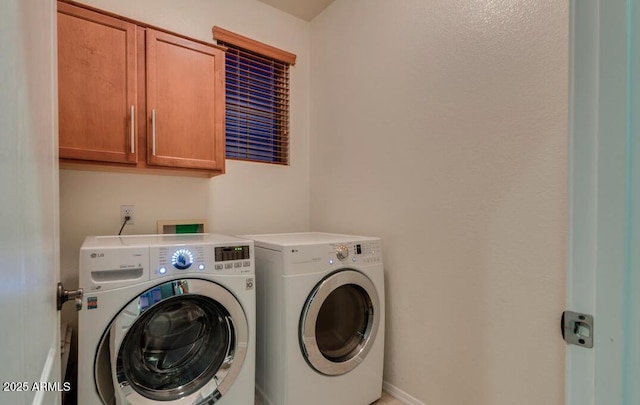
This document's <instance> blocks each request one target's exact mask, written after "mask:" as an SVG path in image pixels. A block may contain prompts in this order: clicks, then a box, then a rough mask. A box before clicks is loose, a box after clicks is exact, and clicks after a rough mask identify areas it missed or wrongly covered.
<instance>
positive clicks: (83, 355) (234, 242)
mask: <svg viewBox="0 0 640 405" xmlns="http://www.w3.org/2000/svg"><path fill="white" fill-rule="evenodd" d="M253 256H254V247H253V242H252V241H250V240H246V239H238V238H234V237H229V236H224V235H215V234H189V235H144V236H102V237H101V236H97V237H87V238H86V239H85V241H84V243H83V245H82V247H81V249H80V287H81V288H83V289H84V297H83V308H82V310H81V311H80V313H79V319H78V404H82V405H93V404H145V405H150V404H163V405H178V404H180V405H182V404H185V405H186V404H214V403H215V404H217V405H249V404H251V405H253V404H254V398H255V287H254V285H255V283H254V277H255V267H254V265H255V263H254V257H253Z"/></svg>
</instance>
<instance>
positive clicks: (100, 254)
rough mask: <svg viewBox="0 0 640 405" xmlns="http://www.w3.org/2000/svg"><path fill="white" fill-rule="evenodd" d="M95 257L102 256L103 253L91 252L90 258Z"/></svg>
mask: <svg viewBox="0 0 640 405" xmlns="http://www.w3.org/2000/svg"><path fill="white" fill-rule="evenodd" d="M96 257H104V253H91V258H92V259H95V258H96Z"/></svg>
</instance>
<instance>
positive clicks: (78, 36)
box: [58, 3, 138, 163]
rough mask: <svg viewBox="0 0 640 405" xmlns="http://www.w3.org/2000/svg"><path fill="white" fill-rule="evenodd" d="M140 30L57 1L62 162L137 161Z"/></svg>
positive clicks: (133, 25)
mask: <svg viewBox="0 0 640 405" xmlns="http://www.w3.org/2000/svg"><path fill="white" fill-rule="evenodd" d="M136 92H137V90H136V26H135V24H131V23H129V22H126V21H121V20H118V19H116V18H112V17H109V16H105V15H102V14H98V13H95V12H92V11H89V10H85V9H82V8H78V7H75V6H72V5H69V4H65V3H58V99H59V114H60V115H59V133H60V140H59V148H60V157H61V158H70V159H81V160H91V161H102V162H121V163H135V162H136V160H137V147H136V141H135V140H136V134H135V118H136V114H137V113H138V111H137V103H136Z"/></svg>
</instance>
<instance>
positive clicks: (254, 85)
mask: <svg viewBox="0 0 640 405" xmlns="http://www.w3.org/2000/svg"><path fill="white" fill-rule="evenodd" d="M213 34H214V35H213V37H214V39H215V40H217V42H218V44H219V45H222V46H224V47H226V48H227V50H226V55H225V86H226V117H225V125H226V157H227V158H228V159H240V160H250V161H258V162H268V163H275V164H283V165H287V164H289V66H290V65H291V64H293V63H294V62H295V55H292V54H289V53H288V52H284V51H281V50H279V49H277V48H273V47H271V46H269V45H265V44H262V43H260V42H257V41H254V40H252V39H249V38H246V37H242V36H240V35H238V34H234V33H231V32H229V31H226V30H224V29H221V28H219V27H214V28H213ZM291 57H293V59H292V58H291Z"/></svg>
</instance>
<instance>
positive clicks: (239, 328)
mask: <svg viewBox="0 0 640 405" xmlns="http://www.w3.org/2000/svg"><path fill="white" fill-rule="evenodd" d="M246 325H247V321H246V317H245V315H244V312H243V311H242V307H241V306H240V304H239V302H238V301H237V300H236V299H235V297H234V296H233V295H232V294H231V293H230V292H229V291H227V290H226V289H224V288H223V287H221V286H219V285H217V284H215V283H212V282H208V281H205V280H196V279H192V280H187V279H184V280H176V281H172V282H169V283H165V284H163V285H160V286H157V287H155V288H153V289H150V290H148V291H146V292H145V293H143V294H141V295H140V296H139V297H138V298H137V299H136V300H134V301H132V302H131V303H130V304H129V305H128V306H127V307H125V308H124V309H123V310H122V311H121V312H120V314H119V315H118V316H117V317H116V318H115V319H114V321H113V322H112V326H111V328H110V331H109V335H110V336H109V340H110V342H109V346H110V347H111V349H110V351H111V353H112V356H111V357H112V359H111V363H112V364H111V368H112V371H113V377H112V382H115V384H114V388H115V392H114V394H115V396H116V397H118V398H120V402H122V403H130V404H136V403H149V400H152V401H172V400H176V399H182V398H188V399H189V401H187V402H188V403H191V402H193V401H191V399H194V400H195V399H203V398H208V399H210V400H212V402H215V400H216V399H218V398H220V397H221V396H222V395H223V394H224V393H225V391H226V389H228V387H229V385H230V384H231V383H232V382H233V381H232V380H233V379H235V377H236V376H237V374H238V373H239V368H240V367H241V365H242V362H243V360H244V357H245V355H246V342H247V326H246ZM103 340H104V339H103ZM187 402H185V403H187Z"/></svg>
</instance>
